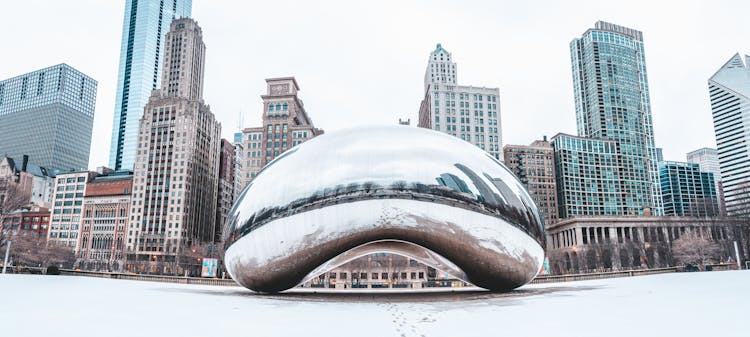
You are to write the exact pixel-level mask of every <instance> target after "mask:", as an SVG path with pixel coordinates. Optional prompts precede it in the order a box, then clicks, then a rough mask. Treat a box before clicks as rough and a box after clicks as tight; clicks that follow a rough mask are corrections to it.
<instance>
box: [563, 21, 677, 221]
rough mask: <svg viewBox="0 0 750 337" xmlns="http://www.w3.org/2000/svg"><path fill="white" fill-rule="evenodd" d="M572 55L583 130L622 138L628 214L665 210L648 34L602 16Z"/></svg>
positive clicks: (603, 137) (574, 44)
mask: <svg viewBox="0 0 750 337" xmlns="http://www.w3.org/2000/svg"><path fill="white" fill-rule="evenodd" d="M570 55H571V61H572V62H571V63H572V70H573V87H574V91H575V105H576V122H577V124H578V135H579V136H581V137H589V138H595V139H601V140H607V141H614V142H617V143H618V146H619V150H620V156H621V159H622V164H623V165H622V168H623V171H622V172H620V179H622V181H623V184H622V188H623V191H622V192H623V196H624V198H625V201H624V207H625V213H626V214H643V213H644V212H645V211H646V210H647V209H650V210H651V212H652V213H654V214H656V215H660V214H663V210H662V203H661V191H660V188H659V172H658V160H657V150H656V147H655V146H654V130H653V124H652V120H651V103H650V98H649V89H648V77H647V72H646V59H645V54H644V48H643V34H642V33H641V32H640V31H637V30H635V29H631V28H626V27H622V26H618V25H615V24H611V23H607V22H602V21H599V22H597V23H596V24H595V26H594V28H591V29H589V30H587V31H586V32H585V33H583V35H582V36H581V37H580V38H576V39H574V40H573V41H572V42H571V43H570Z"/></svg>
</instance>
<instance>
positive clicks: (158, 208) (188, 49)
mask: <svg viewBox="0 0 750 337" xmlns="http://www.w3.org/2000/svg"><path fill="white" fill-rule="evenodd" d="M202 35H203V34H202V31H201V29H200V27H199V26H198V24H197V23H196V22H195V21H193V20H192V19H184V18H183V19H177V20H174V21H173V22H172V25H171V27H170V31H169V33H167V35H166V41H165V44H164V45H165V58H164V67H163V69H162V71H163V73H164V74H163V80H162V82H161V89H159V90H154V91H153V92H152V94H151V97H150V98H149V102H148V104H147V105H146V108H145V109H144V115H143V117H142V118H141V124H140V129H139V133H138V138H137V139H138V146H137V148H136V153H135V154H136V161H135V163H136V164H135V174H134V179H133V203H132V208H131V212H130V213H131V216H130V224H129V226H128V242H127V249H128V257H129V260H135V261H140V262H144V261H151V259H152V258H153V259H158V258H159V257H160V256H161V257H162V259H166V258H167V257H170V256H175V255H179V254H181V253H184V250H185V249H186V248H188V247H190V246H192V245H195V244H202V243H207V242H212V241H213V240H214V237H215V230H216V227H215V221H216V205H217V201H216V199H217V186H218V176H219V154H220V151H219V150H220V143H221V138H220V135H221V124H219V122H217V121H216V118H215V117H214V114H213V113H211V109H210V108H209V106H208V105H206V104H204V102H203V99H202V96H203V93H202V88H203V83H202V79H203V70H204V64H205V45H204V43H203V38H202ZM167 260H168V259H167ZM162 261H164V260H162ZM171 261H174V259H173V260H171ZM183 262H185V261H183ZM128 268H130V266H129V267H128ZM139 268H145V266H144V265H142V264H140V265H139ZM149 268H152V270H154V271H156V270H155V269H154V268H157V267H156V266H154V265H151V266H150V267H149ZM168 272H177V270H175V269H172V270H171V271H168Z"/></svg>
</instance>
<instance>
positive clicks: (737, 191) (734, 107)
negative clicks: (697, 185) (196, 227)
mask: <svg viewBox="0 0 750 337" xmlns="http://www.w3.org/2000/svg"><path fill="white" fill-rule="evenodd" d="M708 92H709V94H710V97H711V112H712V114H713V120H714V131H715V132H716V145H717V150H718V157H719V166H720V168H721V181H722V187H723V190H724V202H725V204H726V210H727V215H730V216H747V215H750V144H749V143H748V142H747V141H746V140H745V139H747V138H748V137H750V125H749V124H748V121H749V120H750V56H745V60H744V62H743V60H742V57H740V54H739V53H738V54H735V55H734V56H732V58H731V59H729V61H728V62H727V63H725V64H724V65H723V66H722V67H721V69H719V71H717V72H716V73H715V74H714V75H713V76H711V78H710V79H708Z"/></svg>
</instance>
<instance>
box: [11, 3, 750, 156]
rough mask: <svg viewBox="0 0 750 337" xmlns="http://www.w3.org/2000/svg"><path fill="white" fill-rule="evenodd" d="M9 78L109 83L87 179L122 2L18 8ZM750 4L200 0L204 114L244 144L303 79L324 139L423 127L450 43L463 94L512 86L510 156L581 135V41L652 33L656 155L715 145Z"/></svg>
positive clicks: (505, 112)
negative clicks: (426, 88)
mask: <svg viewBox="0 0 750 337" xmlns="http://www.w3.org/2000/svg"><path fill="white" fill-rule="evenodd" d="M5 2H6V3H4V4H3V5H2V10H1V11H0V32H2V33H0V37H1V38H2V47H0V48H2V49H1V50H0V78H3V79H4V78H8V77H12V76H16V75H20V74H22V73H25V72H29V71H33V70H36V69H39V68H43V67H46V66H50V65H53V64H58V63H62V62H65V63H68V64H70V65H71V66H73V67H75V68H77V69H79V70H81V71H83V72H84V73H86V74H87V75H89V76H91V77H93V78H94V79H96V80H97V81H98V82H99V87H98V93H97V102H96V115H95V120H94V132H93V141H92V146H91V159H90V162H89V166H90V167H91V168H94V167H96V166H102V165H106V164H107V160H108V157H109V154H108V152H109V144H110V132H111V127H112V116H113V111H114V99H115V91H116V88H117V86H116V80H117V64H118V61H119V53H120V34H121V30H122V22H123V12H124V7H125V1H124V0H106V1H104V0H65V1H59V0H47V1H41V0H25V1H8V0H6V1H5ZM748 13H750V1H747V0H745V1H655V0H649V1H640V0H638V1H635V0H629V1H617V2H607V1H601V0H598V1H578V2H574V1H455V0H453V1H434V0H433V1H406V0H401V1H381V0H378V1H354V0H343V1H281V0H273V1H239V0H236V1H229V0H193V17H194V18H195V19H196V20H198V23H199V24H200V26H201V27H202V28H203V34H204V40H205V42H206V46H207V64H206V74H205V92H204V98H205V101H206V102H207V103H208V104H210V105H211V107H212V111H213V112H214V114H216V116H217V117H218V119H219V121H221V123H222V134H223V136H224V137H225V138H228V139H231V136H232V134H233V133H234V132H235V131H237V130H238V116H239V113H240V111H242V112H243V113H244V114H245V122H244V125H243V126H245V127H247V126H256V125H259V124H260V122H261V119H260V118H261V117H260V116H261V111H262V107H261V99H260V95H262V94H264V92H265V89H266V87H265V82H264V79H265V78H269V77H277V76H290V75H291V76H295V77H296V78H297V81H298V83H299V85H300V87H301V93H300V96H301V97H302V99H303V100H304V101H305V107H306V108H307V111H308V112H309V114H310V116H311V117H312V119H313V122H314V123H315V125H316V126H317V127H320V128H323V129H325V130H326V131H333V130H337V129H341V128H346V127H350V126H356V125H367V124H395V123H396V122H397V120H398V118H399V117H402V118H411V120H412V122H413V123H414V122H415V121H416V117H417V110H418V108H419V102H420V100H421V99H422V97H423V95H424V93H423V83H422V81H423V78H424V70H425V67H426V64H427V58H428V56H429V53H430V51H432V50H433V49H434V48H435V44H436V43H438V42H440V43H442V44H443V47H444V48H446V49H447V50H448V51H450V52H451V53H453V58H454V60H455V61H456V62H458V81H459V83H460V84H467V85H475V86H488V87H499V88H500V95H501V115H502V132H503V143H504V144H527V143H530V142H531V141H533V140H534V139H538V138H541V136H542V135H547V136H550V137H551V136H553V135H555V134H556V133H558V132H567V133H571V134H575V132H576V128H575V108H574V106H573V89H572V83H571V81H572V80H571V73H570V55H569V50H568V43H569V42H570V40H571V39H573V38H574V37H577V36H580V35H581V34H582V33H583V32H584V31H585V30H586V29H588V28H590V27H593V25H594V22H596V21H597V20H605V21H610V22H613V23H617V24H620V25H624V26H628V27H631V28H635V29H638V30H641V31H643V33H644V39H645V48H646V62H647V66H648V75H649V84H650V86H651V99H652V100H651V104H652V110H653V115H654V124H655V127H654V129H655V131H654V132H655V134H656V145H657V146H659V147H663V148H664V155H665V157H666V159H671V160H684V159H685V153H686V152H688V151H691V150H694V149H697V148H700V147H705V146H711V147H713V146H715V140H714V132H713V126H712V122H711V115H710V105H709V101H708V90H707V84H706V80H707V79H708V77H710V76H711V75H712V74H713V73H714V72H715V71H716V70H717V69H718V68H719V67H721V65H723V64H724V62H726V61H727V60H728V59H729V58H730V57H731V56H732V55H734V53H736V52H741V53H743V54H744V53H748V52H750V25H748V24H747V17H748Z"/></svg>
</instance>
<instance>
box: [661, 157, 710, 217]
mask: <svg viewBox="0 0 750 337" xmlns="http://www.w3.org/2000/svg"><path fill="white" fill-rule="evenodd" d="M659 174H660V176H661V191H662V197H663V200H664V215H676V216H718V215H719V214H720V213H719V199H718V194H717V193H716V185H715V182H714V175H713V173H710V172H703V171H701V169H700V165H698V164H693V163H683V162H674V161H665V162H661V163H659Z"/></svg>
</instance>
